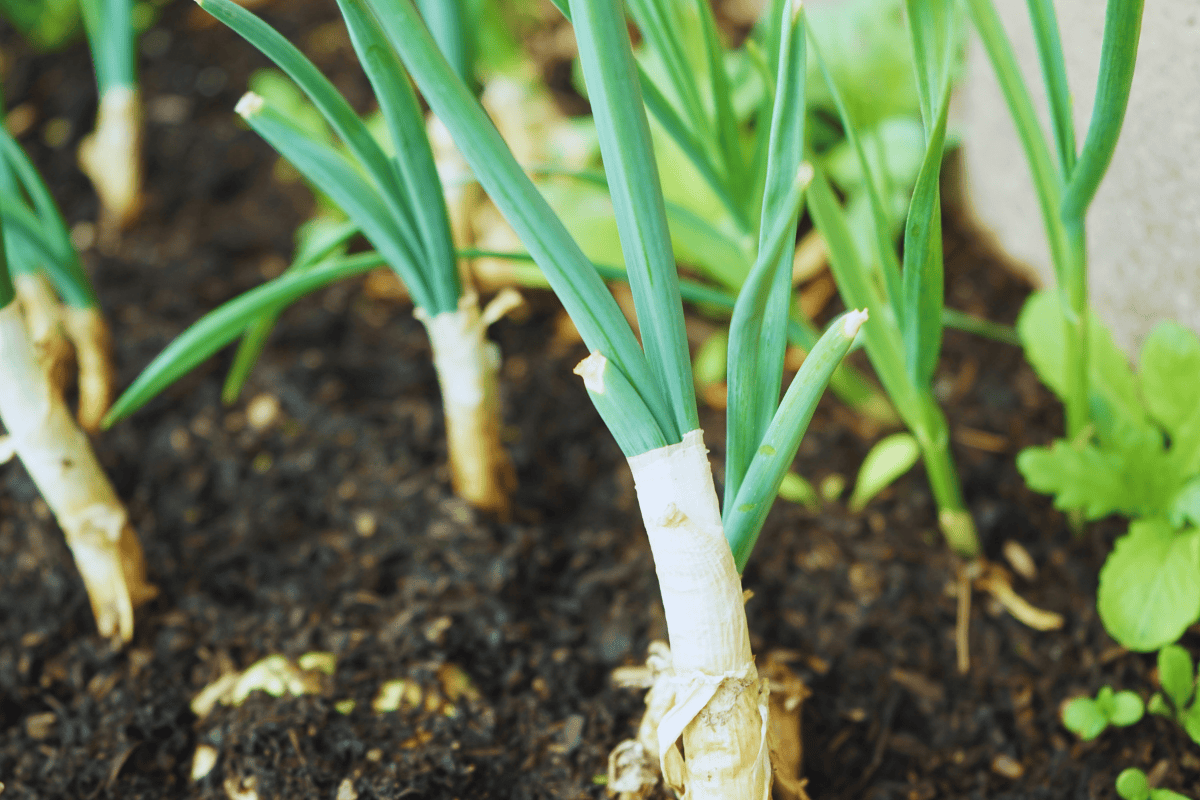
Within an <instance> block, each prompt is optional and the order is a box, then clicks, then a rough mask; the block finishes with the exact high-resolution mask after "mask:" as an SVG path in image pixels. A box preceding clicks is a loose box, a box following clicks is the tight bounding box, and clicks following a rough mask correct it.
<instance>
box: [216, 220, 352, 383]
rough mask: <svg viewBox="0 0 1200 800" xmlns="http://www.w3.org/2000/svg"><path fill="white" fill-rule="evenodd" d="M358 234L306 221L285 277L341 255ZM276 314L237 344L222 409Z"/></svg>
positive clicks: (347, 227) (344, 225) (342, 225)
mask: <svg viewBox="0 0 1200 800" xmlns="http://www.w3.org/2000/svg"><path fill="white" fill-rule="evenodd" d="M358 232H359V230H358V226H357V225H355V224H354V223H353V222H338V221H335V220H330V219H328V218H324V217H317V218H315V219H312V220H309V221H308V222H306V223H304V224H303V225H301V226H300V229H299V231H298V232H297V234H296V254H295V257H294V258H293V260H292V264H291V266H289V267H288V268H287V273H291V274H295V273H299V272H304V271H306V270H309V269H312V268H313V267H315V266H316V265H317V264H319V263H321V262H322V261H323V260H326V259H328V258H332V257H336V256H342V255H344V254H345V249H346V248H345V244H346V242H347V241H348V240H349V239H350V238H351V237H353V236H355V235H356V234H357V233H358ZM281 311H282V309H279V310H278V311H269V312H265V313H264V314H263V315H262V316H260V317H259V318H258V319H256V320H254V321H253V322H251V323H250V325H249V327H248V328H247V329H246V332H245V333H244V334H243V336H242V339H241V341H240V342H238V348H237V352H236V353H234V356H233V364H232V365H231V366H230V367H229V372H228V373H227V374H226V375H225V383H224V385H223V386H222V387H221V401H222V402H223V403H225V405H233V404H234V403H235V402H237V399H238V396H239V395H241V393H242V388H243V387H244V386H245V385H246V381H247V380H249V378H250V373H251V372H252V371H253V370H254V366H255V364H257V363H258V358H259V356H260V355H262V351H263V348H264V347H266V344H267V339H268V338H269V337H270V335H271V332H272V331H274V330H275V323H276V322H278V320H279V313H280V312H281Z"/></svg>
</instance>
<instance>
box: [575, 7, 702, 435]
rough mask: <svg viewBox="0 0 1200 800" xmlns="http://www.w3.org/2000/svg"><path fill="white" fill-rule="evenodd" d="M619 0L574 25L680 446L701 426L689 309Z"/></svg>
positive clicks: (647, 336)
mask: <svg viewBox="0 0 1200 800" xmlns="http://www.w3.org/2000/svg"><path fill="white" fill-rule="evenodd" d="M621 11H622V6H621V4H620V3H619V2H617V1H616V0H572V3H571V19H572V21H573V23H574V26H575V38H576V42H577V43H578V45H579V59H580V63H581V64H582V65H583V74H584V80H585V81H586V83H587V87H588V96H589V98H590V99H591V102H592V114H593V118H594V119H595V122H596V131H597V134H598V135H599V140H600V152H601V154H602V156H603V159H604V168H605V173H606V174H607V176H608V188H609V193H610V195H611V196H612V202H613V210H614V212H615V213H616V218H617V227H618V229H619V230H620V232H621V250H622V252H623V253H624V255H625V267H626V269H627V271H628V272H629V287H630V289H631V290H632V292H633V300H634V306H635V307H636V309H637V317H638V325H639V327H640V328H641V333H642V346H643V348H644V350H645V352H646V358H647V360H648V361H649V362H650V365H651V366H652V368H653V369H654V370H655V371H656V373H657V377H658V380H659V381H660V385H661V388H662V391H663V393H664V394H665V395H666V397H667V398H668V401H669V405H670V407H671V409H672V411H673V415H674V422H675V430H674V431H668V434H669V436H670V438H671V439H672V441H675V440H676V439H675V437H676V436H678V437H682V435H683V434H684V433H686V432H687V431H690V430H694V429H696V428H698V427H699V425H700V422H699V416H698V415H697V410H696V397H695V386H694V384H693V383H692V378H691V360H690V356H689V354H688V347H687V335H686V333H685V331H684V321H683V305H682V300H681V298H680V296H679V279H678V275H677V272H676V268H675V257H674V254H673V251H672V249H671V237H670V233H669V231H668V228H667V215H666V208H665V204H664V201H663V196H662V190H661V188H660V186H659V183H658V181H657V180H655V179H654V178H653V177H652V176H657V174H658V168H657V166H656V162H655V158H654V150H653V148H652V147H651V144H650V126H649V123H648V122H647V120H646V113H645V109H644V106H643V105H642V98H641V90H640V88H639V84H638V80H637V77H636V67H635V64H634V60H633V52H632V50H631V46H630V43H629V33H628V30H627V28H626V25H625V18H624V15H623V14H622V13H621Z"/></svg>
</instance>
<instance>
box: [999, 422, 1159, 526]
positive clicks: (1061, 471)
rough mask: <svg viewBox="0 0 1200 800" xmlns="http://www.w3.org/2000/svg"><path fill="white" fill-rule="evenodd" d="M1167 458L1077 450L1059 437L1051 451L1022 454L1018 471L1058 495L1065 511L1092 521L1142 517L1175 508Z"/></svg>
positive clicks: (1032, 449)
mask: <svg viewBox="0 0 1200 800" xmlns="http://www.w3.org/2000/svg"><path fill="white" fill-rule="evenodd" d="M1165 463H1166V455H1165V453H1163V452H1162V451H1161V445H1160V449H1159V451H1158V452H1157V453H1156V452H1155V451H1153V450H1151V449H1148V448H1147V449H1134V450H1131V451H1129V452H1127V453H1120V452H1118V453H1112V452H1106V451H1102V450H1100V449H1099V448H1097V447H1096V446H1094V445H1091V444H1085V445H1079V446H1072V445H1071V444H1070V443H1069V442H1067V441H1066V440H1063V439H1059V440H1057V441H1056V442H1054V443H1053V444H1052V445H1051V446H1050V447H1029V448H1026V449H1025V450H1022V451H1021V453H1020V455H1018V456H1017V469H1018V470H1020V472H1021V475H1022V476H1023V477H1024V478H1025V482H1026V483H1028V484H1029V486H1030V488H1032V489H1034V490H1035V491H1038V492H1043V493H1045V494H1053V495H1054V496H1055V497H1054V507H1055V508H1057V509H1059V510H1060V511H1073V510H1076V509H1078V510H1080V511H1082V512H1083V513H1084V515H1085V516H1086V517H1087V518H1088V519H1101V518H1103V517H1106V516H1108V515H1109V514H1114V513H1120V514H1126V515H1128V516H1143V515H1146V514H1156V513H1162V512H1163V511H1165V510H1166V509H1167V508H1169V507H1170V503H1171V498H1172V497H1173V495H1174V493H1175V492H1176V491H1177V490H1178V488H1179V486H1178V483H1175V484H1174V485H1169V486H1168V485H1164V481H1163V480H1162V478H1163V466H1164V464H1165Z"/></svg>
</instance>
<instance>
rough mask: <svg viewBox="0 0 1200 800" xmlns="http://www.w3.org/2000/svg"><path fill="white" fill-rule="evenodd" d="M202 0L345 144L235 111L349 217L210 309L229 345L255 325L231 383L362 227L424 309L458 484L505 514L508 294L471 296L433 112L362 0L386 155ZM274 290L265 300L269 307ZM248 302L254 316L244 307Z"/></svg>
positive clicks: (256, 102)
mask: <svg viewBox="0 0 1200 800" xmlns="http://www.w3.org/2000/svg"><path fill="white" fill-rule="evenodd" d="M201 5H202V7H203V8H204V9H205V10H207V11H208V12H209V13H211V14H212V15H213V16H214V17H216V18H217V19H218V20H220V21H221V22H223V23H225V24H227V25H228V26H229V27H231V28H232V29H233V30H234V31H236V32H237V33H238V34H240V35H241V36H243V37H244V38H245V39H246V40H247V41H249V42H250V43H251V44H252V45H254V46H255V47H256V48H258V49H259V50H260V51H261V52H262V53H263V54H265V55H266V56H267V57H268V58H270V59H271V60H272V61H274V62H275V64H276V65H277V66H278V67H279V68H280V69H282V70H283V71H284V72H285V73H286V74H287V75H288V76H289V77H290V78H291V79H292V80H294V81H295V82H296V83H297V85H298V86H299V87H300V89H301V90H302V91H303V92H304V93H305V94H306V95H307V96H308V98H309V100H311V101H312V103H313V104H314V105H315V106H316V108H317V109H318V110H319V111H320V113H321V115H322V116H323V117H324V119H325V121H326V122H327V123H328V124H329V126H330V128H332V130H333V131H334V132H335V133H336V134H337V136H338V137H339V138H340V140H341V143H342V144H343V145H344V147H345V150H344V152H343V151H341V150H339V149H337V148H335V147H334V146H333V145H331V144H330V143H328V142H325V141H323V140H321V139H320V138H319V137H317V136H315V135H314V134H313V133H312V132H310V131H308V130H304V129H301V128H299V127H297V126H296V125H294V124H292V122H291V121H290V120H289V118H288V116H287V115H286V114H284V113H282V112H281V111H280V110H279V109H276V108H273V107H272V106H271V105H270V103H269V102H268V101H267V100H266V99H265V98H263V97H262V96H261V95H258V94H255V93H253V92H251V93H248V94H247V95H245V96H244V97H243V98H242V100H241V101H240V102H239V103H238V107H237V111H238V113H239V114H241V116H242V117H243V118H244V119H245V120H246V122H247V123H248V124H249V125H250V126H251V127H252V128H253V129H254V130H255V131H256V132H258V133H259V134H260V135H261V136H262V137H263V138H264V139H266V140H267V141H268V142H269V143H270V144H271V145H272V146H273V147H274V148H275V149H276V150H277V151H278V152H279V153H280V154H281V155H282V156H283V157H285V158H286V159H287V160H288V161H289V162H290V163H291V164H292V165H293V166H295V167H296V169H297V170H299V171H300V172H301V173H302V174H303V175H304V176H305V177H306V179H307V180H308V181H309V182H310V183H311V184H313V185H314V186H316V187H317V188H318V189H320V190H321V191H322V192H323V193H324V194H325V195H327V196H328V197H329V198H331V199H332V200H333V201H334V202H335V203H337V205H338V206H339V207H340V208H341V209H342V210H343V211H344V212H345V214H346V215H347V217H349V220H350V221H349V222H348V223H345V224H340V225H333V226H330V227H327V228H325V229H324V230H321V231H318V232H317V233H316V234H314V235H313V236H311V237H310V238H309V239H308V241H306V242H305V245H304V246H303V247H302V248H301V249H300V252H298V254H297V258H296V260H295V262H294V264H293V265H292V267H291V269H289V270H288V272H287V273H285V275H284V276H283V277H284V278H285V279H286V280H284V281H280V282H278V283H276V284H273V285H271V286H269V287H261V289H260V290H259V291H257V292H251V293H250V294H249V295H247V296H244V297H242V298H239V299H238V300H235V301H234V302H233V303H231V304H229V306H227V307H226V308H225V309H223V310H222V311H223V312H227V313H221V314H217V315H214V317H213V319H214V320H215V321H216V322H217V323H218V324H219V325H221V326H222V327H221V329H220V331H219V332H218V335H220V336H222V343H224V342H227V341H230V340H231V339H232V338H234V337H236V336H238V335H241V334H243V333H246V334H247V338H246V340H244V342H243V347H242V350H240V351H239V357H238V360H237V361H236V362H235V365H234V370H233V372H232V374H231V384H227V388H230V387H232V388H233V389H234V390H235V393H236V388H237V387H238V386H239V385H240V382H241V381H242V380H244V375H245V373H246V372H247V371H248V369H249V367H250V366H251V365H252V362H253V359H254V358H255V357H256V355H257V351H258V348H259V347H260V346H261V340H262V338H263V337H265V335H266V333H268V332H269V331H270V328H271V327H272V326H273V324H274V320H275V318H276V317H277V316H278V314H279V313H280V312H281V311H282V310H283V309H284V308H285V307H286V305H287V304H288V303H289V302H291V301H292V300H294V299H295V298H296V297H298V296H299V295H300V294H302V293H304V292H305V291H311V290H312V288H315V287H316V286H319V285H324V284H323V283H322V281H323V280H325V279H326V278H327V277H328V276H329V274H330V271H331V270H332V271H333V272H334V273H335V274H346V273H345V272H344V270H345V267H346V264H347V263H349V264H352V265H353V264H357V263H361V261H362V259H359V260H358V261H357V262H356V261H354V260H353V259H345V258H343V257H342V256H341V252H342V248H343V245H344V244H345V243H346V241H347V240H348V239H349V238H350V237H351V236H353V235H354V234H355V232H356V231H359V230H361V231H362V233H363V234H364V235H365V236H366V238H367V240H368V241H369V242H370V243H371V244H372V245H373V246H374V247H375V249H376V251H377V252H378V253H379V256H380V257H382V260H383V262H384V263H386V264H387V265H388V266H389V267H391V268H392V269H393V270H394V271H395V272H396V274H397V275H398V276H399V278H400V280H401V281H402V282H403V283H404V284H405V286H406V287H407V288H408V290H409V292H410V294H411V296H412V298H413V303H414V305H415V312H414V313H415V314H416V316H417V317H418V318H419V319H421V321H422V322H423V323H424V324H425V327H426V329H427V331H428V333H429V338H430V342H431V344H432V347H433V358H434V366H435V368H436V371H437V374H438V380H439V383H440V385H441V390H442V401H443V407H444V409H445V412H446V415H445V418H446V434H447V440H448V445H449V458H450V465H451V472H452V475H453V482H454V487H455V490H456V492H458V494H459V495H460V496H462V497H463V498H464V499H466V500H467V501H468V502H470V503H472V504H473V505H475V506H477V507H479V508H483V509H486V510H491V511H497V512H503V511H504V510H505V509H506V508H507V506H508V495H509V491H510V490H511V488H512V480H513V475H512V467H511V465H510V463H509V461H508V457H507V454H506V453H505V451H504V449H503V447H502V446H501V444H500V420H499V411H500V408H499V398H498V394H497V387H496V370H497V368H498V365H499V355H498V352H497V351H496V349H495V347H494V345H492V344H491V343H490V342H488V341H487V339H486V336H485V333H486V329H487V326H488V325H489V324H490V323H491V322H493V321H495V317H496V315H497V314H498V313H500V309H502V307H503V304H504V303H507V302H509V299H508V298H507V297H505V298H499V299H498V302H499V303H501V306H496V305H493V306H492V307H490V309H485V310H484V312H483V313H482V314H481V313H480V310H479V305H478V298H477V296H476V294H475V292H474V291H473V290H472V289H471V287H470V286H469V285H466V284H464V282H463V281H462V279H461V278H460V275H459V271H458V267H457V259H456V252H455V249H454V246H453V242H452V238H451V236H452V234H451V228H450V223H449V221H448V219H447V212H446V204H445V201H444V200H443V191H442V183H441V180H440V179H439V177H438V173H437V170H436V168H435V165H434V160H433V155H432V152H431V150H430V145H429V140H428V138H427V136H426V131H425V123H424V118H423V116H422V114H421V109H420V106H419V105H418V103H417V97H416V95H415V94H414V93H413V90H412V86H411V85H410V84H409V82H408V79H407V77H406V76H405V74H404V69H403V67H402V65H401V64H400V61H399V59H398V58H397V57H396V55H395V54H394V52H393V51H392V49H391V46H390V45H389V44H388V43H387V41H386V39H385V38H384V35H383V31H382V29H381V28H380V26H379V23H378V22H377V21H376V20H375V19H374V17H373V16H371V14H370V13H369V12H367V11H366V10H365V9H364V8H363V7H362V6H361V5H359V4H354V3H348V2H340V3H339V5H340V6H341V9H342V12H343V15H344V17H345V19H346V23H347V26H348V27H349V30H350V37H351V41H352V42H353V44H354V47H355V50H356V52H357V53H358V56H359V60H360V62H361V64H362V66H363V68H364V69H365V71H366V73H367V77H368V79H369V80H370V81H371V84H372V86H373V87H374V89H375V93H376V97H377V98H378V100H379V104H380V110H381V112H382V116H383V119H384V122H385V123H386V131H387V135H388V137H389V138H390V144H391V147H392V148H393V149H394V152H395V155H389V154H388V152H387V151H385V149H384V148H383V146H381V144H380V143H379V142H378V141H377V140H376V139H375V138H374V137H373V136H372V135H371V133H370V132H369V130H368V129H367V127H366V125H365V124H364V123H363V121H362V120H361V119H360V118H359V117H358V115H357V114H355V113H354V111H353V110H352V109H351V108H350V105H349V104H348V103H347V102H346V100H345V99H344V98H343V97H342V96H341V94H339V93H338V91H337V89H335V88H334V86H333V84H331V83H330V82H329V81H328V80H327V79H326V78H325V77H324V76H323V75H322V74H321V73H320V71H319V70H318V69H317V67H316V66H315V65H314V64H313V63H312V62H311V61H309V60H308V59H307V58H306V57H305V56H304V55H303V54H302V53H301V52H300V51H299V50H298V49H297V48H296V47H295V46H293V45H292V44H291V43H290V42H288V41H287V40H286V39H285V38H284V37H283V36H281V35H280V34H279V33H277V32H276V31H275V30H274V29H273V28H271V26H270V25H268V24H267V23H266V22H264V21H263V20H261V19H259V18H258V17H257V16H255V15H254V14H252V13H250V12H248V11H246V10H244V9H243V8H241V7H240V6H238V5H237V4H236V3H234V2H232V1H231V0H203V2H202V3H201ZM367 258H368V259H374V258H375V256H374V255H373V254H372V255H369V256H367ZM321 268H324V269H321ZM339 270H343V272H339ZM281 287H283V288H281ZM263 290H265V291H263ZM264 297H265V298H269V300H268V301H267V302H263V298H264ZM247 309H250V310H251V311H252V312H253V313H251V314H247V313H245V312H246V310H247ZM247 342H248V344H247ZM199 344H200V345H201V347H204V343H202V342H201V343H199ZM196 345H197V341H196V339H195V338H194V337H190V336H189V337H186V338H185V339H181V340H179V341H177V342H176V343H175V344H173V345H172V347H170V348H168V350H167V351H166V352H164V353H163V355H162V356H160V357H159V358H158V359H157V360H156V361H155V362H154V363H153V364H151V365H150V367H149V368H147V370H146V371H145V372H143V374H142V375H141V376H140V377H139V378H138V379H137V381H135V382H134V384H133V385H132V386H130V387H129V389H128V390H126V392H125V394H124V395H123V396H122V397H121V398H119V399H118V401H117V403H116V404H115V405H114V407H113V410H112V412H111V413H110V415H109V418H108V422H109V423H110V424H111V423H112V422H114V421H116V420H117V419H119V418H121V417H124V416H126V415H128V414H129V413H131V412H133V411H134V410H136V409H137V408H138V407H140V406H141V405H142V404H144V403H145V402H147V401H148V400H149V399H150V398H151V397H153V396H154V394H156V393H157V392H158V391H161V389H162V388H163V387H164V386H165V385H166V384H168V383H170V382H171V381H172V380H173V379H174V378H175V377H178V375H180V374H182V372H185V371H187V370H188V369H191V368H192V367H193V366H195V364H196V363H198V362H199V360H201V359H202V358H205V357H207V355H209V354H210V353H211V347H204V349H201V350H197V349H196Z"/></svg>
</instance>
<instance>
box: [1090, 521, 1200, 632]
mask: <svg viewBox="0 0 1200 800" xmlns="http://www.w3.org/2000/svg"><path fill="white" fill-rule="evenodd" d="M1097 595H1098V596H1097V602H1096V604H1097V606H1098V608H1099V611H1100V619H1101V620H1103V622H1104V627H1105V628H1107V629H1108V632H1109V634H1111V635H1112V637H1113V638H1114V639H1116V640H1117V641H1118V642H1119V643H1120V644H1121V645H1122V646H1124V647H1127V648H1129V649H1130V650H1137V651H1139V652H1149V651H1151V650H1157V649H1158V648H1160V647H1163V646H1164V645H1167V644H1170V643H1172V642H1174V641H1176V640H1177V639H1179V637H1180V636H1182V635H1183V632H1184V630H1185V629H1186V628H1187V627H1188V626H1189V625H1191V624H1192V623H1193V622H1195V621H1196V618H1197V616H1200V530H1196V529H1192V530H1189V531H1187V532H1185V533H1178V532H1176V531H1175V529H1174V528H1173V527H1172V526H1171V523H1170V522H1168V521H1167V520H1165V519H1158V518H1156V519H1146V520H1137V521H1135V522H1134V523H1133V524H1132V525H1130V526H1129V533H1128V534H1126V535H1125V536H1122V537H1121V538H1120V539H1118V540H1117V543H1116V546H1115V547H1114V548H1113V551H1112V553H1111V554H1110V555H1109V557H1108V560H1107V561H1106V562H1105V563H1104V567H1103V568H1102V569H1101V570H1100V588H1099V591H1098V593H1097Z"/></svg>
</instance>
